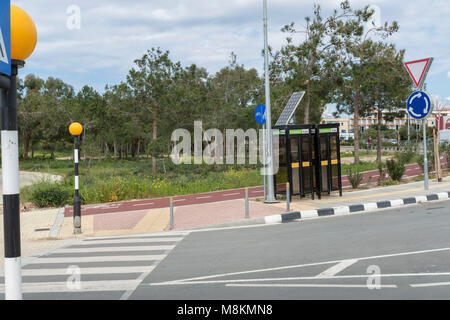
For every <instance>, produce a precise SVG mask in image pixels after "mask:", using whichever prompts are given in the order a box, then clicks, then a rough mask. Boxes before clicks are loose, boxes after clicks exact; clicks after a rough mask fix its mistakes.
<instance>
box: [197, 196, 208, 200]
mask: <svg viewBox="0 0 450 320" xmlns="http://www.w3.org/2000/svg"><path fill="white" fill-rule="evenodd" d="M209 198H211V196H206V197H197V198H195V199H198V200H200V199H209Z"/></svg>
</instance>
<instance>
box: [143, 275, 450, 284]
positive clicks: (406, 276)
mask: <svg viewBox="0 0 450 320" xmlns="http://www.w3.org/2000/svg"><path fill="white" fill-rule="evenodd" d="M437 276H450V272H440V273H398V274H380V275H377V277H380V278H410V277H437ZM369 277H373V274H360V275H348V276H324V277H321V278H318V277H317V276H316V277H286V278H262V279H234V280H233V279H232V280H212V281H167V282H160V283H151V284H149V285H150V286H169V285H189V284H228V283H230V284H231V283H243V282H272V281H300V280H318V281H321V280H330V279H333V280H340V279H360V278H361V279H365V278H369Z"/></svg>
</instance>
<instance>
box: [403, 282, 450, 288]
mask: <svg viewBox="0 0 450 320" xmlns="http://www.w3.org/2000/svg"><path fill="white" fill-rule="evenodd" d="M410 286H411V287H413V288H426V287H441V286H450V282H435V283H417V284H410Z"/></svg>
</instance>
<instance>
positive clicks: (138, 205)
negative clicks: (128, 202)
mask: <svg viewBox="0 0 450 320" xmlns="http://www.w3.org/2000/svg"><path fill="white" fill-rule="evenodd" d="M151 204H154V202H149V203H139V204H133V207H140V206H148V205H151Z"/></svg>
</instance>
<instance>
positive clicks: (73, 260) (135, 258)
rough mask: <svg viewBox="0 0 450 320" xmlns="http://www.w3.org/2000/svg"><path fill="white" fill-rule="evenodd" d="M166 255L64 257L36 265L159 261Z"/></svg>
mask: <svg viewBox="0 0 450 320" xmlns="http://www.w3.org/2000/svg"><path fill="white" fill-rule="evenodd" d="M166 256H167V255H166V254H155V255H141V256H94V257H62V258H37V259H36V260H35V263H43V264H44V263H67V264H76V263H82V262H115V261H159V260H162V259H164V258H165V257H166Z"/></svg>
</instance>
